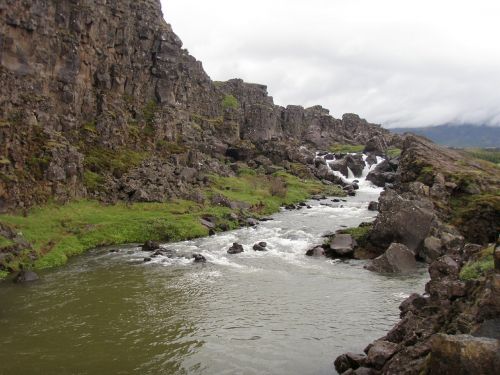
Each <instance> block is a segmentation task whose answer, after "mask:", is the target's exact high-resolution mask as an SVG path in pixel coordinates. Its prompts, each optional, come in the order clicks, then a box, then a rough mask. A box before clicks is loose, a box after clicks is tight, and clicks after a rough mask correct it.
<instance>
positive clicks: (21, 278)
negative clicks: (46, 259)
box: [14, 270, 40, 283]
mask: <svg viewBox="0 0 500 375" xmlns="http://www.w3.org/2000/svg"><path fill="white" fill-rule="evenodd" d="M38 279H40V278H39V277H38V275H37V274H36V273H35V272H33V271H24V270H22V271H20V272H19V273H18V274H17V275H16V277H14V282H15V283H30V282H33V281H37V280H38Z"/></svg>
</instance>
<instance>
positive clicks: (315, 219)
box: [0, 181, 427, 375]
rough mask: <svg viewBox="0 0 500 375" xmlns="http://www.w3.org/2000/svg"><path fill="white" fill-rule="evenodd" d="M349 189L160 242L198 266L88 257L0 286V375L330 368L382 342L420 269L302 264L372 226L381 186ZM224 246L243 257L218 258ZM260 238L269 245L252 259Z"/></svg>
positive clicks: (135, 257) (129, 253) (130, 252)
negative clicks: (349, 194) (266, 216)
mask: <svg viewBox="0 0 500 375" xmlns="http://www.w3.org/2000/svg"><path fill="white" fill-rule="evenodd" d="M361 185H362V186H361V191H360V193H359V194H358V196H356V197H354V198H349V199H348V202H342V203H340V204H339V203H335V204H333V203H332V204H333V207H327V206H323V205H320V204H319V202H312V203H311V204H313V208H312V209H303V210H300V211H293V212H282V213H279V214H276V215H275V216H274V220H273V221H269V222H265V223H261V224H259V226H258V227H257V228H247V229H241V230H236V231H233V232H229V233H224V234H220V235H217V236H214V237H210V238H204V239H198V240H194V241H188V242H182V243H174V244H168V245H165V247H166V248H172V249H175V250H178V251H179V252H181V253H183V252H185V253H186V254H188V253H191V252H200V253H202V254H204V255H205V256H206V258H207V259H208V262H207V263H206V264H204V265H202V264H194V263H192V261H190V260H187V259H183V258H180V259H174V260H172V259H168V258H156V259H155V260H154V262H152V263H146V264H145V263H143V262H142V259H143V258H144V257H145V256H146V255H147V254H146V253H144V252H142V251H141V250H140V248H138V247H123V248H121V249H120V251H119V252H118V253H110V252H109V251H108V250H105V249H100V250H94V251H90V252H89V253H87V254H86V255H84V256H81V257H77V258H74V259H72V260H71V261H70V263H69V265H68V266H66V267H63V268H60V269H56V270H52V271H48V272H45V273H44V274H42V280H41V281H40V282H37V283H34V284H30V285H14V284H11V283H2V284H0V332H1V333H0V374H2V375H3V374H9V375H10V374H17V375H24V374H315V375H319V374H332V373H335V370H334V369H333V365H332V361H333V359H334V358H335V357H336V356H337V355H339V354H341V353H343V352H345V351H356V352H360V351H362V350H363V348H364V346H365V345H366V344H368V343H369V342H370V341H371V340H373V339H375V338H378V337H380V336H382V335H384V334H385V332H386V331H387V330H388V329H389V328H390V327H391V326H392V325H393V324H394V323H395V322H396V321H397V319H398V314H399V311H398V306H399V304H400V303H401V302H402V300H403V299H404V298H405V297H406V296H407V295H408V294H410V293H412V292H422V291H423V286H424V283H425V282H426V281H427V273H426V271H425V270H424V269H422V270H421V271H420V272H419V273H417V274H415V275H412V276H408V277H389V276H383V275H378V274H375V273H372V272H369V271H366V270H364V269H363V264H364V262H363V261H346V262H341V261H333V260H327V259H324V258H323V259H313V258H308V257H305V256H304V253H305V251H306V250H307V249H308V248H309V247H311V246H312V245H313V244H317V243H321V238H320V235H321V234H323V233H325V232H327V231H334V230H336V229H339V228H340V227H341V226H342V225H345V226H356V225H358V224H359V223H360V222H362V221H369V220H372V219H373V217H374V215H375V214H374V213H373V212H369V211H368V210H367V209H366V207H367V204H368V202H369V201H370V200H376V199H377V197H378V194H379V193H380V190H378V189H374V188H371V187H370V186H368V185H367V184H366V183H364V182H363V181H362V184H361ZM326 202H330V203H331V201H324V202H323V203H326ZM341 205H342V207H341ZM235 241H238V242H240V243H242V244H243V245H244V247H245V252H244V253H242V254H238V255H229V254H227V253H226V250H227V248H228V247H229V246H230V245H231V244H232V242H235ZM258 241H266V242H267V243H268V247H269V251H268V252H254V251H253V250H252V249H251V246H252V245H253V244H254V243H255V242H258Z"/></svg>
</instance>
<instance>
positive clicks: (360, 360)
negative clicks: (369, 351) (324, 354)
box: [333, 353, 366, 374]
mask: <svg viewBox="0 0 500 375" xmlns="http://www.w3.org/2000/svg"><path fill="white" fill-rule="evenodd" d="M365 362H366V355H364V354H355V353H345V354H342V355H339V356H338V357H337V359H335V362H334V363H333V364H334V365H335V370H337V372H338V373H339V374H343V373H344V372H346V371H347V370H349V369H353V370H356V369H357V368H359V367H361V366H362V365H363V364H364V363H365Z"/></svg>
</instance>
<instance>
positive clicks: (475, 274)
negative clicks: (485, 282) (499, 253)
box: [460, 246, 495, 281]
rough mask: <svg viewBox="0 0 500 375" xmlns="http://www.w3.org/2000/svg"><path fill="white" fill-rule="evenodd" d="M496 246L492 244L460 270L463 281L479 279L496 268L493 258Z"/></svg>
mask: <svg viewBox="0 0 500 375" xmlns="http://www.w3.org/2000/svg"><path fill="white" fill-rule="evenodd" d="M494 250H495V246H490V247H488V248H486V249H484V250H483V251H481V253H480V254H479V257H478V258H477V259H475V260H472V261H469V262H468V263H467V264H465V265H464V266H463V267H462V269H461V270H460V279H461V280H463V281H467V280H477V279H478V278H480V277H481V276H484V275H485V274H486V273H487V272H488V271H490V270H492V269H494V268H495V264H494V260H493V251H494Z"/></svg>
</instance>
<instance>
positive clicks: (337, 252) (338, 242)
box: [326, 234, 357, 258]
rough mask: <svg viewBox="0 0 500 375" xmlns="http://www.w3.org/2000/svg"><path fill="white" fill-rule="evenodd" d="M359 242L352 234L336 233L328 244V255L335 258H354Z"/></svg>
mask: <svg viewBox="0 0 500 375" xmlns="http://www.w3.org/2000/svg"><path fill="white" fill-rule="evenodd" d="M356 246H357V243H356V240H355V239H354V238H352V236H351V235H350V234H336V235H335V237H334V238H333V239H332V240H331V241H330V243H329V244H328V249H327V251H326V253H327V255H328V256H331V257H334V258H352V256H353V255H354V249H355V248H356Z"/></svg>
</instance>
